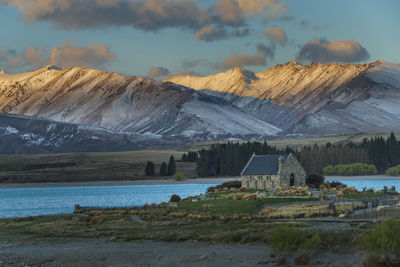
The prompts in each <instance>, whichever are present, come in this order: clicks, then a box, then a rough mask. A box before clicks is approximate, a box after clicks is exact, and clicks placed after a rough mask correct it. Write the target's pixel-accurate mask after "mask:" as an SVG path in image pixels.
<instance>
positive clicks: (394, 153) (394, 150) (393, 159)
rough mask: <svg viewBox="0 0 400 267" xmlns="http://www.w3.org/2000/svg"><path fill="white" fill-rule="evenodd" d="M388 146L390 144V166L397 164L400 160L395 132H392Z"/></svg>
mask: <svg viewBox="0 0 400 267" xmlns="http://www.w3.org/2000/svg"><path fill="white" fill-rule="evenodd" d="M387 146H388V151H389V153H388V156H389V167H393V166H396V165H397V163H398V162H399V160H398V143H397V139H396V136H395V135H394V133H391V134H390V136H389V138H388V140H387Z"/></svg>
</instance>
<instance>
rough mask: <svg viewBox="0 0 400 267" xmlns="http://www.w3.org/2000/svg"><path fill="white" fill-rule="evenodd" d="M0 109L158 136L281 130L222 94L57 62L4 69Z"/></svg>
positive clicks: (246, 134)
mask: <svg viewBox="0 0 400 267" xmlns="http://www.w3.org/2000/svg"><path fill="white" fill-rule="evenodd" d="M0 112H1V113H7V114H19V115H25V116H30V117H33V118H40V119H46V120H49V121H54V122H62V123H68V124H79V125H90V126H95V127H99V128H103V129H105V130H108V131H112V132H115V133H118V134H125V135H132V134H136V135H141V136H142V137H143V138H147V139H153V140H157V139H160V138H170V139H171V138H174V137H175V138H176V139H179V140H182V137H183V138H190V139H191V140H193V141H196V140H198V141H202V140H210V139H224V138H260V137H262V136H267V135H274V134H276V133H277V132H279V131H280V130H281V129H279V128H278V127H275V126H273V125H270V124H268V123H267V122H264V121H262V120H259V119H257V118H255V117H254V116H251V115H249V114H248V113H246V112H244V111H243V110H241V109H240V108H238V107H237V106H235V105H233V104H232V103H230V102H228V101H226V100H224V99H223V98H219V97H213V96H209V95H207V94H204V93H203V92H200V91H196V90H192V89H189V88H186V87H183V86H180V85H176V84H173V83H169V82H166V83H157V82H155V81H153V80H151V79H147V78H140V77H127V76H123V75H120V74H117V73H111V72H105V71H100V70H92V69H85V68H71V69H65V70H60V69H58V68H56V67H54V66H47V67H45V68H42V69H40V70H37V71H34V72H29V73H23V74H15V75H10V74H6V73H2V74H0Z"/></svg>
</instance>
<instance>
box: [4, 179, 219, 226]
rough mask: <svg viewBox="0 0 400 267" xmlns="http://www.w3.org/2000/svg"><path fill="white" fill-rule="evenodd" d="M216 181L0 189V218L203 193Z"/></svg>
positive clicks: (140, 202)
mask: <svg viewBox="0 0 400 267" xmlns="http://www.w3.org/2000/svg"><path fill="white" fill-rule="evenodd" d="M215 185H216V184H179V185H132V186H90V187H48V188H8V189H0V218H8V217H23V216H35V215H45V214H60V213H72V212H73V210H74V205H75V204H79V205H81V206H96V207H97V206H98V207H116V206H118V207H121V206H138V205H143V204H145V203H149V204H150V203H154V202H155V203H161V202H163V201H168V200H169V198H170V197H171V195H172V194H178V195H179V196H181V197H182V198H185V197H189V196H193V195H199V194H202V193H205V192H206V190H207V188H208V187H210V186H215Z"/></svg>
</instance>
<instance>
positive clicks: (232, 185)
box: [207, 181, 247, 193]
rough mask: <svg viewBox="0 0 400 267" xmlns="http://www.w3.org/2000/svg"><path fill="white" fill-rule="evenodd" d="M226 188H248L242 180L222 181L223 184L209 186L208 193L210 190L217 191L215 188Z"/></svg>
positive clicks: (244, 189)
mask: <svg viewBox="0 0 400 267" xmlns="http://www.w3.org/2000/svg"><path fill="white" fill-rule="evenodd" d="M224 188H226V189H228V190H229V189H232V188H237V189H241V188H243V191H246V190H247V188H244V187H242V182H241V181H230V182H225V183H222V184H220V185H217V186H212V187H209V188H208V190H207V192H208V193H209V192H215V189H224ZM241 191H242V190H241Z"/></svg>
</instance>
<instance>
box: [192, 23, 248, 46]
mask: <svg viewBox="0 0 400 267" xmlns="http://www.w3.org/2000/svg"><path fill="white" fill-rule="evenodd" d="M249 32H250V29H248V28H239V29H235V30H231V31H227V29H226V28H225V27H215V26H206V27H203V28H201V29H200V30H199V31H197V32H196V33H195V37H196V39H197V40H203V41H206V42H211V41H215V40H221V39H227V38H232V37H243V36H246V35H248V34H249Z"/></svg>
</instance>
